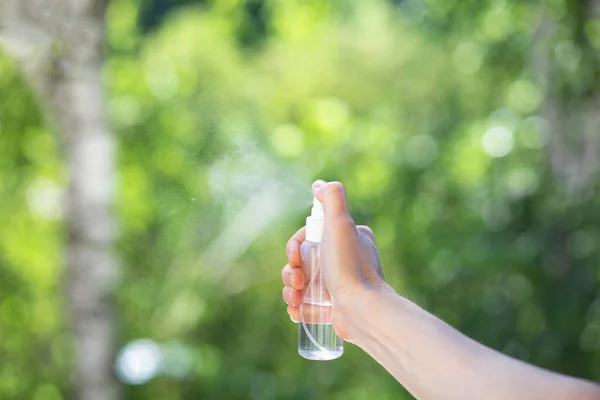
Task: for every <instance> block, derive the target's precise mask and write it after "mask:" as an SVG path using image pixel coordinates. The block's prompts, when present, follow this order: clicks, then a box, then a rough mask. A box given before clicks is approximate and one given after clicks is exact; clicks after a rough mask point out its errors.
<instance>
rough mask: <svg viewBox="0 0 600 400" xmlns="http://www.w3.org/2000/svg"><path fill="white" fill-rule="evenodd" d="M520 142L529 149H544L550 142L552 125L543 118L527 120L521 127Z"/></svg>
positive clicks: (535, 117)
mask: <svg viewBox="0 0 600 400" xmlns="http://www.w3.org/2000/svg"><path fill="white" fill-rule="evenodd" d="M519 140H520V142H521V143H522V144H523V146H525V147H527V148H529V149H536V150H537V149H542V148H544V147H546V145H547V144H548V142H549V141H550V124H549V123H548V121H546V120H545V119H544V118H542V117H538V116H533V117H529V118H527V119H526V120H525V121H523V122H522V123H521V126H520V127H519Z"/></svg>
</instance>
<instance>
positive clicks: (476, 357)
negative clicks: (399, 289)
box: [349, 292, 600, 400]
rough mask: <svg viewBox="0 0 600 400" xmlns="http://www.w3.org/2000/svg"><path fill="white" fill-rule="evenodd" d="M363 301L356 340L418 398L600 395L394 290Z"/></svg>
mask: <svg viewBox="0 0 600 400" xmlns="http://www.w3.org/2000/svg"><path fill="white" fill-rule="evenodd" d="M362 304H363V306H360V307H359V308H357V309H356V313H355V318H353V319H352V320H351V321H350V327H349V328H350V332H351V335H352V340H353V342H355V343H356V344H357V345H358V346H360V347H361V348H362V349H363V350H365V351H366V352H367V353H369V354H370V355H371V356H373V357H374V358H375V359H376V360H377V361H378V362H379V363H380V364H381V365H383V366H384V367H385V368H386V369H387V370H388V371H389V372H390V373H391V374H392V375H394V377H396V379H398V381H399V382H400V383H402V384H403V385H404V386H405V387H406V388H407V389H408V390H409V391H410V392H411V393H412V394H413V395H414V396H415V397H417V398H418V399H419V400H437V399H461V400H463V399H477V400H482V399H498V400H505V399H514V400H518V399H527V400H533V399H556V400H558V399H560V400H562V399H565V400H566V399H574V398H577V399H579V400H588V399H589V400H592V399H594V400H595V399H600V389H599V388H598V387H597V386H596V385H594V384H591V383H589V382H585V381H582V380H578V379H574V378H570V377H566V376H563V375H559V374H555V373H552V372H549V371H545V370H542V369H540V368H536V367H533V366H531V365H528V364H526V363H523V362H520V361H518V360H514V359H511V358H509V357H506V356H504V355H502V354H501V353H498V352H496V351H494V350H491V349H489V348H487V347H485V346H483V345H481V344H479V343H477V342H475V341H473V340H472V339H470V338H468V337H466V336H464V335H462V334H461V333H460V332H458V331H457V330H455V329H454V328H452V327H450V326H449V325H447V324H446V323H444V322H443V321H441V320H439V319H438V318H436V317H434V316H433V315H431V314H429V313H427V312H426V311H424V310H423V309H421V308H420V307H418V306H416V305H415V304H414V303H411V302H410V301H408V300H406V299H404V298H402V297H400V296H397V295H395V294H393V293H391V292H386V293H385V294H369V295H368V299H367V300H366V301H365V302H362Z"/></svg>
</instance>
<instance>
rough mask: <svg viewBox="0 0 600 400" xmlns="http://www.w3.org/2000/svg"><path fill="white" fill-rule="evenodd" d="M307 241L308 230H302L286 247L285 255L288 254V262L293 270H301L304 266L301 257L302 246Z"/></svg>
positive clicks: (293, 236)
mask: <svg viewBox="0 0 600 400" xmlns="http://www.w3.org/2000/svg"><path fill="white" fill-rule="evenodd" d="M305 239H306V228H301V229H299V230H298V232H296V233H294V234H293V235H292V238H291V239H290V240H289V241H288V242H287V245H286V246H285V253H286V254H287V258H288V262H289V263H290V266H291V267H292V268H299V267H300V266H301V265H302V260H301V257H300V245H301V244H302V242H304V240H305Z"/></svg>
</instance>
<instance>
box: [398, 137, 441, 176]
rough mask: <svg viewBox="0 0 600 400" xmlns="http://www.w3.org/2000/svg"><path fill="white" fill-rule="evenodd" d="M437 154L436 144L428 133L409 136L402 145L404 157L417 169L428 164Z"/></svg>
mask: <svg viewBox="0 0 600 400" xmlns="http://www.w3.org/2000/svg"><path fill="white" fill-rule="evenodd" d="M437 156H438V145H437V142H436V141H435V139H434V138H432V137H431V136H429V135H417V136H413V137H411V138H410V139H409V140H408V142H407V143H406V146H405V147H404V159H405V160H406V162H407V163H408V164H410V165H411V166H412V167H414V168H417V169H422V168H426V167H428V166H430V165H431V164H432V163H433V162H434V161H435V160H436V158H437Z"/></svg>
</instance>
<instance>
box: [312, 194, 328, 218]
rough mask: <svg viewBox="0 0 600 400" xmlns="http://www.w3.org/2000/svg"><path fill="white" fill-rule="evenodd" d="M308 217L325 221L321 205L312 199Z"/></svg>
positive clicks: (317, 200) (315, 199)
mask: <svg viewBox="0 0 600 400" xmlns="http://www.w3.org/2000/svg"><path fill="white" fill-rule="evenodd" d="M310 216H311V217H313V218H314V219H318V220H323V219H325V213H324V211H323V204H322V203H321V202H320V201H319V199H317V198H316V197H313V206H312V210H311V212H310Z"/></svg>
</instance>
